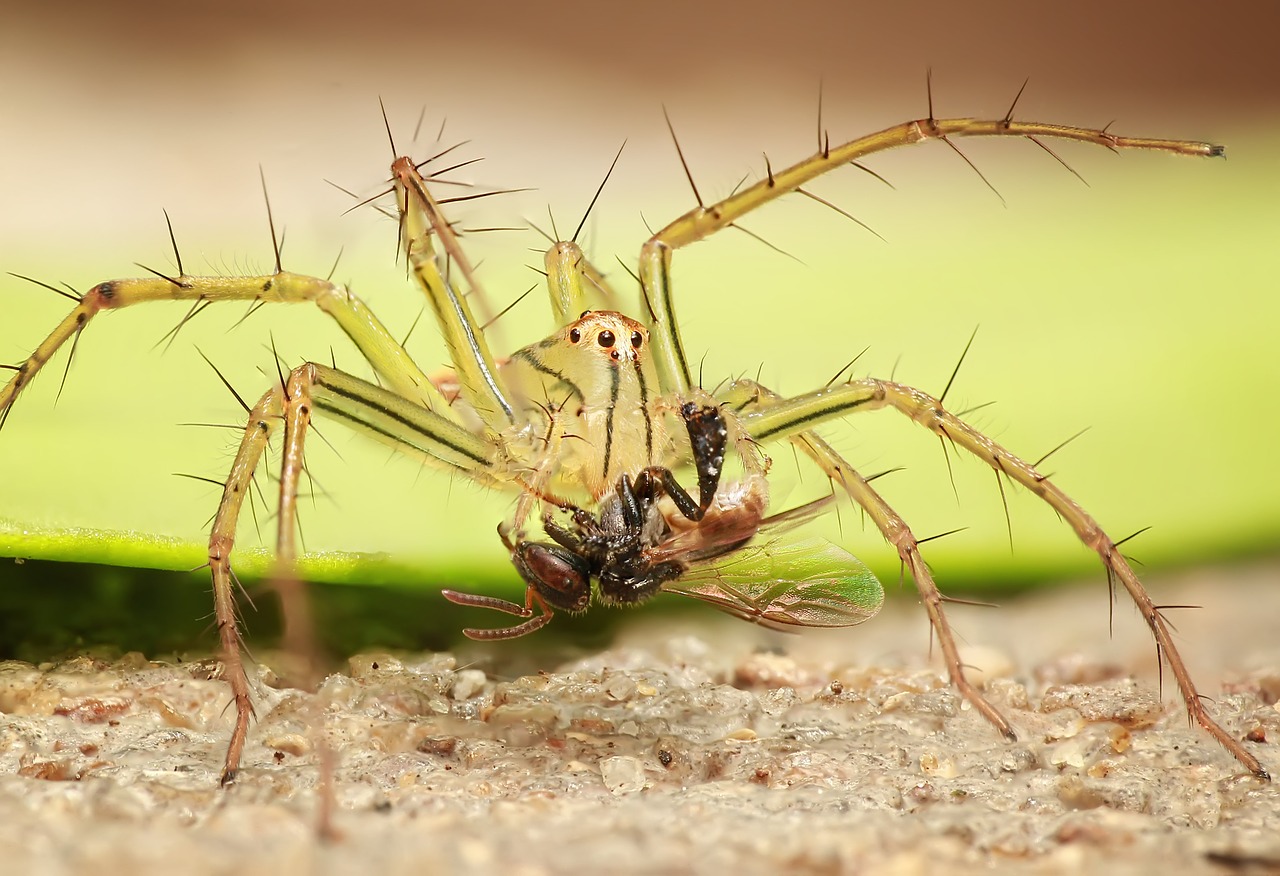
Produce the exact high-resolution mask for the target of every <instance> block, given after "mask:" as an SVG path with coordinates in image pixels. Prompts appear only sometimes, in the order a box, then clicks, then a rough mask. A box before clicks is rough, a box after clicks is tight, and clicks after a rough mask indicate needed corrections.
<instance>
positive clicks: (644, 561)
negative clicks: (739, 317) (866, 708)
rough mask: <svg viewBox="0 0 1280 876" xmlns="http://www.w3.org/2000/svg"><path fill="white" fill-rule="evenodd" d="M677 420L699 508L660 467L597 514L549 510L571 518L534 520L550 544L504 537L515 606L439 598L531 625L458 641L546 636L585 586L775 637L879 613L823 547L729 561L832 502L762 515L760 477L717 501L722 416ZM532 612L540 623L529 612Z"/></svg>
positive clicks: (846, 563) (704, 410)
mask: <svg viewBox="0 0 1280 876" xmlns="http://www.w3.org/2000/svg"><path fill="white" fill-rule="evenodd" d="M680 415H681V417H682V418H683V419H684V421H685V425H686V428H687V430H688V434H689V445H690V448H691V451H692V457H693V464H694V467H695V468H696V470H697V475H698V492H699V500H698V501H697V502H696V503H695V502H694V501H693V498H692V497H691V496H690V495H689V494H688V493H687V492H686V491H685V489H684V488H683V487H682V486H680V483H679V482H678V481H677V480H676V479H675V475H674V474H673V473H672V472H671V470H670V469H666V468H662V467H660V466H651V467H649V468H646V469H643V470H642V471H641V472H640V473H639V474H638V475H636V476H635V478H634V480H633V479H632V478H631V477H630V476H628V475H626V474H623V475H622V476H621V477H619V478H618V483H617V486H616V488H615V489H614V492H612V493H610V494H608V495H607V496H605V497H604V499H602V500H601V502H600V504H599V509H600V510H599V511H598V512H597V513H596V514H592V513H591V512H589V511H586V510H584V509H582V508H579V507H576V506H574V505H571V504H569V503H565V502H559V501H555V500H552V501H553V502H554V504H555V505H556V506H557V507H559V508H560V509H561V510H562V511H565V512H568V513H569V514H570V518H571V523H572V528H566V527H564V526H561V525H560V524H559V523H557V522H556V521H555V519H554V518H553V517H552V515H551V514H550V513H548V514H547V515H546V516H544V518H543V528H544V529H545V530H546V533H547V535H549V536H550V537H551V538H552V539H554V542H555V543H554V544H547V543H544V542H531V541H519V542H516V543H512V542H511V541H510V540H509V539H508V538H507V536H506V534H505V533H503V536H502V537H503V541H504V543H505V544H506V545H507V548H508V550H510V551H511V561H512V563H513V564H514V565H515V567H516V570H517V571H518V572H519V573H520V577H521V578H523V579H524V581H525V583H526V585H527V592H526V598H525V604H524V605H523V606H520V605H517V604H515V603H513V602H507V601H506V600H502V599H496V598H494V597H489V596H479V595H473V594H466V593H458V592H456V591H453V590H445V591H443V595H444V597H445V598H446V599H448V600H450V601H451V602H455V603H458V604H459V605H474V606H479V607H483V608H492V609H496V610H498V611H502V612H506V613H507V614H513V615H517V616H520V617H527V618H529V620H527V621H525V622H524V623H522V624H519V625H517V626H514V627H508V628H506V629H498V630H475V629H468V630H464V631H463V632H465V633H466V635H467V636H469V637H470V638H473V639H510V638H515V637H517V636H522V635H525V634H526V633H531V632H533V631H534V630H538V629H541V628H542V627H544V626H546V625H547V623H549V622H550V620H551V617H552V611H551V609H552V608H553V607H554V608H558V609H562V610H564V611H568V612H582V611H586V609H587V607H588V605H589V604H590V600H591V579H593V578H594V579H596V581H597V582H598V584H597V586H598V591H599V598H600V601H601V602H602V603H604V604H606V605H629V604H634V603H637V602H641V601H643V600H646V599H649V598H650V597H653V596H656V595H657V594H658V593H660V592H662V591H667V592H672V593H682V594H684V595H686V596H692V597H694V598H696V599H701V600H703V601H705V602H709V603H711V604H712V605H714V606H716V607H717V608H720V609H722V610H724V611H726V612H729V613H730V614H733V615H735V616H737V617H740V618H742V619H744V620H750V621H754V622H756V623H759V624H762V625H764V626H768V627H771V628H775V629H788V628H793V627H805V626H812V627H822V626H852V625H853V624H857V623H861V622H862V621H864V620H867V619H868V618H871V617H873V616H874V615H875V613H876V612H877V611H879V610H880V604H881V602H882V601H883V598H884V591H883V590H882V589H881V587H880V582H879V581H877V580H876V578H875V576H874V575H873V574H872V573H871V572H870V570H868V569H867V568H866V567H865V566H864V565H863V564H862V563H861V562H860V561H858V560H857V559H856V558H854V557H853V556H851V555H850V554H848V553H846V552H844V551H842V550H841V549H840V548H838V547H836V546H835V545H833V544H831V543H830V542H824V541H818V540H813V541H810V542H806V543H800V544H793V545H787V546H784V545H781V544H778V543H769V544H765V545H760V546H757V547H755V548H752V549H751V551H750V554H748V555H745V556H737V555H738V554H740V553H742V550H743V548H745V547H746V545H747V544H748V543H749V542H751V541H752V540H753V539H754V538H756V537H757V536H762V535H769V534H770V533H775V532H779V531H781V530H782V529H784V528H790V527H793V526H797V525H799V524H801V523H803V522H805V521H806V520H809V519H811V518H812V517H814V516H815V515H817V514H818V513H819V512H820V511H822V510H824V509H825V508H826V507H827V506H828V505H829V504H830V503H831V501H832V500H833V497H831V496H828V497H826V498H823V499H818V500H816V501H813V502H810V503H808V504H806V505H802V506H800V507H797V508H793V509H791V510H789V511H784V512H782V513H780V514H775V515H773V516H772V517H764V510H765V506H766V505H767V504H768V499H767V491H768V482H767V480H766V479H765V478H764V477H763V475H762V474H760V473H758V472H756V473H753V474H752V475H751V476H750V477H749V478H747V479H744V481H743V482H741V483H736V484H731V485H729V486H728V487H726V489H724V490H721V491H719V492H717V489H718V487H719V484H720V475H721V472H722V471H723V466H724V457H725V446H726V443H727V439H728V435H729V429H728V427H727V425H726V422H725V414H724V413H723V412H722V411H721V410H720V408H719V407H718V406H717V405H714V404H711V405H703V406H699V405H697V404H695V403H693V402H686V403H685V404H684V405H682V406H681V408H680ZM752 452H754V451H752ZM543 498H544V500H546V499H547V498H548V497H543ZM664 498H665V499H668V500H669V503H670V504H669V506H666V505H664V503H663V502H662V500H663V499H664ZM726 557H735V559H734V560H729V561H726V562H725V563H723V564H722V565H721V566H720V567H719V568H716V567H714V566H711V565H709V564H712V563H713V561H717V560H720V559H721V558H726ZM535 605H537V607H538V608H539V609H540V610H541V613H540V614H537V615H534V614H533V608H534V606H535Z"/></svg>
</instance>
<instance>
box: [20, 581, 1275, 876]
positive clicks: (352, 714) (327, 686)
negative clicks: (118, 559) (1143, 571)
mask: <svg viewBox="0 0 1280 876" xmlns="http://www.w3.org/2000/svg"><path fill="white" fill-rule="evenodd" d="M1277 583H1280V566H1278V565H1277V564H1275V563H1270V564H1259V565H1252V566H1247V567H1237V568H1228V569H1214V570H1207V571H1205V570H1202V571H1198V572H1195V573H1185V574H1180V575H1172V576H1171V575H1165V576H1163V577H1153V579H1152V581H1151V585H1152V589H1153V591H1154V592H1155V593H1156V594H1157V595H1156V598H1157V600H1159V601H1162V602H1166V603H1178V604H1182V603H1192V604H1199V605H1203V606H1205V608H1204V609H1203V610H1201V611H1197V612H1183V613H1181V614H1179V615H1178V617H1177V622H1178V625H1179V630H1180V635H1181V640H1182V641H1183V642H1184V643H1185V645H1186V656H1187V658H1188V660H1189V661H1190V663H1191V665H1192V669H1193V673H1194V675H1195V677H1196V678H1197V680H1198V681H1199V683H1200V684H1201V686H1202V690H1203V691H1204V692H1205V693H1206V694H1208V695H1210V696H1212V697H1213V698H1214V700H1215V702H1216V705H1215V710H1216V712H1217V714H1218V715H1219V716H1220V718H1221V720H1222V721H1223V723H1224V725H1225V726H1226V728H1227V729H1228V731H1229V732H1231V733H1233V734H1235V735H1237V736H1239V737H1247V738H1249V739H1251V740H1254V741H1253V743H1252V748H1253V750H1254V751H1255V752H1256V753H1257V754H1258V755H1259V757H1260V758H1261V759H1262V761H1263V763H1264V764H1265V765H1266V766H1267V767H1268V768H1269V769H1270V770H1271V771H1272V773H1273V774H1275V775H1277V776H1280V755H1278V754H1277V753H1276V742H1277V741H1280V703H1278V702H1277V701H1278V700H1280V637H1277V636H1276V635H1275V626H1276V621H1277V619H1278V618H1280V587H1277V586H1276V585H1277ZM953 618H954V620H955V622H956V624H957V626H958V627H959V629H960V631H961V632H962V633H963V634H964V636H965V640H966V648H967V659H969V660H970V661H971V662H972V663H974V664H975V665H976V666H978V667H980V668H981V670H982V671H983V672H984V673H985V676H986V679H987V680H986V685H987V691H988V694H989V695H990V697H991V698H992V699H993V701H994V702H995V703H996V704H997V705H998V706H999V707H1000V708H1002V709H1003V710H1004V711H1005V713H1006V714H1007V715H1009V717H1010V718H1011V720H1012V721H1013V723H1014V725H1015V727H1016V728H1017V730H1018V733H1019V737H1020V739H1019V741H1018V742H1016V743H1006V742H1004V741H1002V740H1001V739H999V738H998V737H997V735H996V734H995V733H994V732H993V731H992V730H991V728H990V727H989V726H988V725H987V724H985V723H984V722H983V720H982V719H981V718H980V717H978V716H977V715H975V713H974V712H973V711H972V710H971V709H969V708H968V707H967V705H966V704H965V703H963V702H962V701H961V700H960V699H959V697H957V696H956V694H955V693H954V692H953V691H952V690H951V689H950V688H949V687H948V686H947V684H946V683H945V680H944V679H943V677H942V676H941V675H940V674H939V671H938V669H937V667H936V666H935V665H934V664H931V663H930V662H929V659H928V632H927V627H926V622H925V620H924V615H923V613H922V612H921V611H920V610H919V609H918V608H917V607H916V606H914V605H911V604H910V600H908V599H899V600H896V601H894V602H892V603H891V604H890V606H889V607H888V608H887V609H886V610H885V612H884V613H883V615H882V616H881V617H880V618H877V619H876V620H873V621H872V622H871V623H869V624H867V625H866V626H864V627H862V628H860V629H858V630H856V631H853V632H848V631H845V632H843V633H838V634H827V633H821V634H809V635H803V636H780V635H776V634H771V633H768V632H766V631H762V630H759V629H757V628H755V627H752V626H750V625H748V624H743V623H740V622H735V621H730V620H726V619H723V618H720V617H719V616H718V615H715V614H713V613H697V612H695V613H693V614H691V615H689V616H687V617H684V616H682V617H681V618H679V619H677V620H672V619H671V618H670V617H668V616H662V617H658V618H646V617H645V616H644V615H643V614H638V615H637V617H636V619H635V622H634V623H632V624H630V625H628V626H626V627H624V629H623V632H622V633H621V635H620V636H619V638H618V640H617V642H616V643H615V644H614V646H613V647H611V648H610V649H609V650H606V651H603V652H599V653H592V654H585V655H573V656H566V657H565V658H564V660H563V662H561V663H560V664H559V665H548V666H547V670H548V671H547V672H545V673H539V674H535V675H527V676H523V677H512V676H510V675H507V674H506V673H505V671H504V664H503V661H504V660H509V659H510V656H509V655H511V654H512V653H516V652H518V651H519V649H520V647H521V645H520V643H519V642H514V643H505V644H500V645H495V646H489V647H485V648H484V649H480V648H476V649H475V650H470V651H466V652H464V653H459V654H456V655H451V654H425V655H423V654H419V655H403V654H402V655H394V656H393V655H389V654H374V653H365V654H361V655H357V656H355V657H352V658H351V659H350V660H349V661H348V665H347V667H346V668H345V670H344V671H343V672H342V673H339V674H334V675H332V676H330V677H329V678H328V679H327V680H326V681H325V683H324V684H323V686H322V687H321V689H320V691H319V692H318V694H313V695H304V694H300V693H299V692H297V691H294V690H290V689H287V688H277V687H275V686H273V685H275V684H278V683H279V682H278V681H276V679H275V676H274V674H273V673H272V672H271V670H270V669H262V670H261V671H260V672H258V673H257V674H256V676H255V686H256V689H257V714H258V720H257V723H256V724H255V725H254V727H253V730H252V733H251V737H250V743H249V747H248V750H247V751H246V756H245V769H244V771H243V773H242V774H241V777H240V778H239V780H238V781H237V782H236V784H235V785H234V786H232V787H230V788H228V789H219V787H218V785H217V775H218V769H219V768H220V766H221V759H222V754H223V749H224V746H225V743H226V738H227V733H228V731H229V727H230V720H229V713H228V711H227V708H226V702H227V695H226V691H225V688H224V686H223V685H222V684H221V683H220V682H219V681H217V680H216V679H211V676H216V674H217V671H218V664H217V661H216V660H207V661H198V662H192V663H177V662H151V661H148V660H147V659H145V658H144V657H142V656H141V655H126V656H124V657H123V658H121V659H119V660H115V661H113V662H109V663H108V662H104V661H100V660H96V659H93V658H89V657H84V658H78V659H75V660H71V661H68V662H63V663H59V664H46V665H40V666H32V665H30V664H26V663H16V662H10V663H4V664H0V712H3V714H2V715H0V848H3V849H4V850H5V858H6V860H5V861H4V863H3V865H0V868H2V869H3V870H4V871H5V872H15V873H16V872H22V873H32V874H36V873H74V872H89V871H92V872H94V873H115V872H120V873H151V872H164V873H172V872H183V873H235V874H238V876H248V874H256V873H264V874H273V876H279V874H282V873H293V872H344V871H348V870H351V871H359V872H368V873H378V874H392V873H402V872H403V873H422V872H498V871H501V872H504V873H507V874H524V873H528V874H538V873H548V872H565V871H573V872H576V873H610V872H638V873H723V872H732V873H735V874H736V876H737V874H753V873H776V872H783V871H785V872H794V873H838V872H861V871H871V870H874V871H875V872H886V873H923V872H947V873H949V874H950V873H964V872H971V871H972V872H976V871H979V870H984V871H985V870H989V869H990V868H991V867H992V866H993V865H999V866H1001V867H1002V869H1007V870H1009V871H1010V872H1025V873H1045V872H1063V871H1076V870H1089V871H1095V872H1096V871H1098V870H1099V869H1100V868H1102V867H1106V868H1107V872H1108V873H1128V872H1134V873H1138V872H1156V871H1157V870H1158V871H1159V872H1161V873H1182V872H1186V873H1200V872H1237V873H1238V872H1271V871H1274V870H1277V869H1280V789H1278V788H1277V787H1276V786H1275V785H1268V784H1264V783H1262V782H1260V781H1258V780H1256V779H1253V778H1251V777H1249V776H1247V775H1245V774H1243V773H1242V771H1241V770H1240V769H1239V768H1238V766H1237V765H1236V763H1235V761H1233V760H1232V759H1231V758H1230V757H1229V756H1227V755H1226V753H1225V752H1224V751H1223V750H1222V749H1220V748H1219V747H1218V746H1217V745H1216V744H1215V743H1214V742H1212V741H1211V740H1210V739H1208V738H1207V737H1206V736H1205V735H1204V734H1202V733H1200V732H1199V731H1198V730H1196V729H1194V728H1190V727H1188V725H1187V720H1186V718H1185V713H1184V712H1183V710H1182V708H1181V706H1180V704H1179V703H1178V702H1177V699H1176V691H1175V690H1173V688H1172V686H1171V685H1166V687H1165V690H1164V695H1163V697H1161V695H1160V692H1159V689H1158V681H1157V679H1156V676H1155V665H1154V663H1155V661H1154V652H1153V648H1152V646H1151V644H1150V642H1149V639H1148V638H1147V636H1146V634H1145V631H1144V630H1143V629H1142V628H1141V627H1140V626H1139V624H1138V622H1137V620H1136V618H1135V614H1134V612H1133V611H1132V610H1130V609H1129V607H1128V606H1127V605H1126V604H1123V603H1120V604H1118V606H1117V610H1116V621H1115V625H1116V631H1115V635H1114V637H1111V638H1109V637H1108V632H1107V611H1106V602H1105V595H1104V592H1103V588H1102V586H1101V585H1100V584H1098V583H1097V582H1094V583H1093V584H1092V585H1091V586H1079V587H1069V588H1063V589H1058V590H1053V591H1051V592H1049V593H1047V594H1045V595H1040V596H1035V597H1031V598H1024V599H1020V600H1017V601H1014V602H1012V603H1011V604H1008V605H1005V606H1002V607H1001V608H1000V609H998V610H991V609H985V608H969V607H963V606H960V607H957V608H956V609H955V610H954V612H953ZM504 655H506V656H504ZM260 656H261V657H262V658H263V663H264V664H266V665H270V664H271V663H272V661H271V659H270V656H269V655H260ZM320 712H323V714H324V718H323V727H324V731H325V732H326V733H327V738H328V739H329V740H330V742H331V744H332V746H333V748H334V750H335V751H336V752H337V756H338V761H339V762H338V765H337V772H336V797H337V802H338V811H337V814H336V816H335V823H336V828H337V830H338V832H339V833H340V835H341V836H340V839H339V840H338V841H336V842H330V843H323V842H320V841H318V840H317V839H316V837H315V833H314V824H315V813H316V808H317V807H316V788H317V782H318V772H319V771H318V769H317V757H316V753H315V741H316V739H317V736H316V731H315V729H314V728H315V726H316V725H317V724H318V723H319V722H318V721H317V719H316V717H315V716H316V715H318V714H319V713H320Z"/></svg>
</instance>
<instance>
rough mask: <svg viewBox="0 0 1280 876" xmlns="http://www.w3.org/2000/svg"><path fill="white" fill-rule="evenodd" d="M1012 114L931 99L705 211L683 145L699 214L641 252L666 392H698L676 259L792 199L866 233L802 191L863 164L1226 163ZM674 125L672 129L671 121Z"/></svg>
mask: <svg viewBox="0 0 1280 876" xmlns="http://www.w3.org/2000/svg"><path fill="white" fill-rule="evenodd" d="M1021 94H1022V92H1021V91H1019V92H1018V96H1021ZM1016 104H1017V98H1015V99H1014V105H1015V106H1016ZM1013 110H1014V107H1013V106H1011V107H1009V111H1008V112H1007V113H1006V114H1005V116H1004V118H1001V119H972V118H957V119H937V118H934V116H933V96H932V92H931V93H930V95H929V116H928V118H923V119H914V120H911V121H906V122H902V123H901V124H897V125H894V126H893V127H890V128H885V129H884V130H883V131H878V132H876V133H874V134H867V135H866V136H864V137H858V138H857V139H855V140H850V141H848V142H847V143H843V144H841V145H839V146H832V145H831V144H830V142H829V141H828V140H827V138H826V133H825V132H823V136H822V137H821V138H820V142H819V144H818V147H819V148H818V151H817V152H816V153H815V154H814V155H812V156H810V157H809V158H806V159H805V160H803V161H800V162H798V163H796V164H793V165H791V166H790V167H787V168H784V169H782V170H773V169H772V168H771V167H768V166H766V174H765V178H764V179H762V180H760V181H759V182H757V183H755V184H754V185H751V186H748V187H746V188H744V189H742V190H740V191H737V192H736V193H734V194H732V195H730V196H729V197H727V198H725V199H724V200H722V201H719V202H717V203H714V204H710V205H707V204H704V203H703V201H702V197H701V195H699V194H698V190H697V187H696V186H693V175H692V173H690V171H689V167H688V165H687V164H685V163H684V155H683V153H679V149H680V146H679V143H677V144H676V150H677V152H678V153H679V154H680V162H681V164H682V165H684V171H685V175H686V176H687V177H688V179H689V182H690V187H691V188H693V193H694V197H695V198H697V200H698V206H697V207H695V208H693V209H692V210H690V211H689V212H687V213H685V214H684V215H683V216H681V217H679V218H678V219H676V220H675V221H673V222H671V223H670V224H668V225H667V226H666V227H665V228H663V229H662V230H660V231H659V232H658V233H657V234H655V235H653V237H652V238H650V239H649V241H648V242H647V243H645V245H644V247H643V249H641V251H640V272H639V277H640V285H641V289H642V292H643V297H644V302H643V303H644V305H645V307H646V310H647V312H648V314H649V323H648V324H649V330H650V332H651V334H652V335H653V350H654V359H655V362H656V364H657V369H658V375H659V378H660V380H661V382H662V383H661V385H662V390H663V392H664V393H668V394H675V395H682V394H683V393H685V392H687V391H688V389H689V387H690V386H692V385H693V378H692V376H691V373H690V369H689V361H688V356H687V355H686V353H685V349H684V342H683V340H682V339H681V337H680V329H679V324H678V323H677V321H676V315H675V300H674V297H673V293H672V279H671V259H672V256H673V255H674V253H675V251H676V250H678V249H680V248H682V247H686V246H689V245H690V244H693V243H696V242H698V241H700V240H706V239H707V238H709V237H711V236H712V235H714V234H715V233H717V232H719V231H722V230H724V229H726V228H732V227H734V223H735V222H737V221H738V220H739V219H741V218H743V217H744V216H746V215H747V214H749V213H751V212H753V211H755V210H758V209H760V208H761V207H763V206H765V205H767V204H769V203H771V202H772V201H775V200H777V199H778V198H781V197H782V196H784V195H788V194H800V195H804V196H806V197H808V198H810V199H811V200H814V201H816V202H818V203H821V204H824V205H825V206H827V207H830V208H832V209H834V210H835V211H836V212H838V213H840V214H841V215H842V216H845V217H846V218H849V219H853V221H854V222H857V223H858V224H859V225H861V224H862V223H861V222H860V221H859V220H857V219H855V218H854V217H853V216H851V215H850V214H848V213H846V212H844V211H843V210H841V209H840V208H838V207H835V206H834V205H832V204H829V203H827V202H826V201H824V200H823V199H822V198H819V197H818V196H816V195H813V194H811V193H810V192H808V191H806V190H805V189H804V188H803V186H804V185H805V184H806V183H808V182H810V181H812V180H814V179H816V178H817V177H820V176H822V175H823V174H826V173H829V172H831V171H833V170H836V169H837V168H841V167H845V166H847V165H849V164H853V165H855V166H857V167H860V168H862V169H863V170H867V168H865V167H863V166H862V165H861V164H859V161H860V160H861V159H863V158H865V157H867V156H869V155H874V154H876V153H878V152H884V151H886V150H889V149H896V148H898V147H899V146H909V145H912V144H914V143H920V142H923V141H925V140H940V141H942V142H944V143H947V144H948V145H949V146H951V147H952V148H953V149H956V146H955V144H954V143H952V142H951V141H952V140H954V139H957V138H960V137H1014V138H1018V139H1027V140H1030V141H1031V142H1032V143H1035V144H1036V145H1037V146H1039V147H1040V148H1041V149H1043V150H1044V151H1045V152H1047V153H1048V154H1049V155H1051V156H1053V158H1055V159H1057V160H1058V161H1059V163H1062V159H1060V158H1058V156H1057V154H1056V153H1054V152H1053V151H1052V150H1051V149H1050V148H1049V147H1048V146H1046V145H1045V142H1044V141H1046V140H1074V141H1077V142H1081V143H1092V144H1094V145H1097V146H1103V147H1105V148H1107V149H1110V150H1112V151H1117V150H1120V149H1144V150H1151V151H1157V152H1168V153H1173V154H1176V155H1192V156H1203V157H1213V156H1221V155H1223V154H1224V153H1225V150H1224V149H1223V147H1222V146H1218V145H1215V144H1213V143H1199V142H1195V141H1189V140H1156V139H1150V138H1145V137H1125V136H1121V135H1118V134H1111V133H1109V132H1108V131H1106V130H1105V129H1102V130H1099V129H1095V128H1080V127H1075V126H1073V125H1058V124H1052V123H1044V122H1022V121H1018V120H1016V119H1014V118H1013ZM667 124H668V126H670V119H668V122H667ZM672 136H673V138H674V128H672ZM957 151H958V149H957ZM966 160H967V159H966ZM1068 169H1070V168H1068ZM868 172H871V171H868ZM1072 172H1073V173H1074V171H1072ZM873 175H875V174H874V173H873ZM864 227H865V226H864Z"/></svg>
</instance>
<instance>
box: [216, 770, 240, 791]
mask: <svg viewBox="0 0 1280 876" xmlns="http://www.w3.org/2000/svg"><path fill="white" fill-rule="evenodd" d="M237 773H238V771H237V770H223V771H222V778H220V779H218V786H219V787H222V788H225V787H226V786H227V785H230V784H232V783H234V782H235V780H236V775H237Z"/></svg>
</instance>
